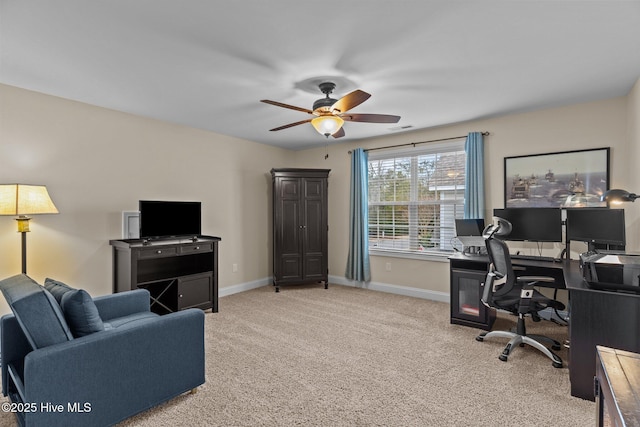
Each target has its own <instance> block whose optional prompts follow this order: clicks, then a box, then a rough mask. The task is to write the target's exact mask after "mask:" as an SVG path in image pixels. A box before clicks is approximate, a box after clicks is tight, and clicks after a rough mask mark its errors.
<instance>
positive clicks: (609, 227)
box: [567, 208, 626, 246]
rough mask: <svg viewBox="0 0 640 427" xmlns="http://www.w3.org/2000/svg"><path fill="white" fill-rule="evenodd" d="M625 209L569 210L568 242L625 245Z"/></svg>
mask: <svg viewBox="0 0 640 427" xmlns="http://www.w3.org/2000/svg"><path fill="white" fill-rule="evenodd" d="M625 237H626V236H625V222H624V209H607V208H594V209H585V208H579V209H567V242H570V241H571V240H574V241H579V242H587V243H596V244H598V243H600V244H605V245H615V246H624V245H625V240H626V239H625Z"/></svg>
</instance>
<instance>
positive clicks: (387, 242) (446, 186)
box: [369, 140, 466, 255]
mask: <svg viewBox="0 0 640 427" xmlns="http://www.w3.org/2000/svg"><path fill="white" fill-rule="evenodd" d="M465 161H466V154H465V151H464V140H463V141H461V142H453V143H451V142H450V143H446V144H439V145H429V146H425V147H424V148H420V149H416V148H412V149H410V150H402V151H399V150H398V151H394V152H389V151H386V152H379V153H370V155H369V248H370V250H371V251H372V252H377V251H385V252H396V253H399V254H425V255H426V254H445V253H446V254H449V253H450V252H451V251H452V250H453V247H452V245H451V241H452V240H453V237H454V236H455V226H454V224H455V221H454V220H455V219H456V218H462V217H463V214H464V174H465Z"/></svg>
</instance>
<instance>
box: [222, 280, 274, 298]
mask: <svg viewBox="0 0 640 427" xmlns="http://www.w3.org/2000/svg"><path fill="white" fill-rule="evenodd" d="M272 283H273V280H272V279H271V277H265V278H262V279H258V280H253V281H251V282H245V283H238V284H237V285H232V286H225V287H224V288H219V289H218V297H219V298H222V297H227V296H229V295H233V294H239V293H240V292H245V291H250V290H251V289H256V288H261V287H262V286H266V285H270V284H272Z"/></svg>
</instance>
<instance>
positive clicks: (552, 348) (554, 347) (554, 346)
mask: <svg viewBox="0 0 640 427" xmlns="http://www.w3.org/2000/svg"><path fill="white" fill-rule="evenodd" d="M560 349H561V347H560V346H559V345H555V344H554V345H552V346H551V350H556V351H558V350H560Z"/></svg>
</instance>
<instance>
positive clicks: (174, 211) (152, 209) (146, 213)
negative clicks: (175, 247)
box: [139, 200, 201, 239]
mask: <svg viewBox="0 0 640 427" xmlns="http://www.w3.org/2000/svg"><path fill="white" fill-rule="evenodd" d="M139 210H140V238H142V239H149V238H158V237H173V236H199V235H200V234H201V228H200V227H201V225H200V221H201V203H200V202H172V201H158V200H140V202H139Z"/></svg>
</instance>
